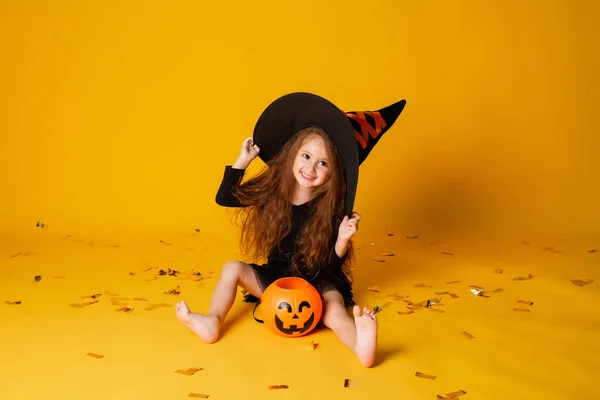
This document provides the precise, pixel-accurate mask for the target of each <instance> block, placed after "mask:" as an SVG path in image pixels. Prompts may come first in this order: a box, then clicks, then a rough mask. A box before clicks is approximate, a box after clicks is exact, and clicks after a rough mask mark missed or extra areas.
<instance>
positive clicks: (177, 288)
mask: <svg viewBox="0 0 600 400" xmlns="http://www.w3.org/2000/svg"><path fill="white" fill-rule="evenodd" d="M164 294H172V295H174V296H178V295H180V294H181V288H180V287H179V285H177V287H176V288H175V289H171V290H169V291H168V292H164Z"/></svg>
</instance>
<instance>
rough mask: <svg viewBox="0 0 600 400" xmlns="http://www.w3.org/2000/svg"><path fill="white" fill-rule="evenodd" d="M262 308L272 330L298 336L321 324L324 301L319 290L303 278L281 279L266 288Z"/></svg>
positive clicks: (265, 320)
mask: <svg viewBox="0 0 600 400" xmlns="http://www.w3.org/2000/svg"><path fill="white" fill-rule="evenodd" d="M260 309H261V312H260V313H261V315H262V317H263V321H264V323H265V325H267V326H268V327H269V329H271V330H272V331H273V332H275V333H277V334H278V335H281V336H286V337H298V336H302V335H305V334H307V333H308V332H310V331H311V330H313V329H314V328H315V326H316V325H317V324H318V323H319V320H320V319H321V313H322V310H323V304H322V301H321V295H320V294H319V292H317V290H316V289H315V288H314V287H313V286H312V285H310V284H309V283H308V282H306V281H305V280H304V279H301V278H282V279H279V280H277V281H275V282H273V283H272V284H271V285H270V286H269V287H268V288H267V289H266V290H265V291H264V293H263V295H262V296H261V308H260Z"/></svg>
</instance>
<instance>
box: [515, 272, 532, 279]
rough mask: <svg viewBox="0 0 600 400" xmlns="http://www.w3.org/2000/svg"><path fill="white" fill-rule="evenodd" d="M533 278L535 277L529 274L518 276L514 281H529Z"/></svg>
mask: <svg viewBox="0 0 600 400" xmlns="http://www.w3.org/2000/svg"><path fill="white" fill-rule="evenodd" d="M533 278H535V275H532V274H531V273H529V274H528V275H527V276H517V277H516V278H513V281H528V280H530V279H533Z"/></svg>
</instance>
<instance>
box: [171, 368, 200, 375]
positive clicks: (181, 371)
mask: <svg viewBox="0 0 600 400" xmlns="http://www.w3.org/2000/svg"><path fill="white" fill-rule="evenodd" d="M198 371H204V368H188V369H178V370H176V371H175V373H177V374H183V375H188V376H192V375H194V374H195V373H196V372H198Z"/></svg>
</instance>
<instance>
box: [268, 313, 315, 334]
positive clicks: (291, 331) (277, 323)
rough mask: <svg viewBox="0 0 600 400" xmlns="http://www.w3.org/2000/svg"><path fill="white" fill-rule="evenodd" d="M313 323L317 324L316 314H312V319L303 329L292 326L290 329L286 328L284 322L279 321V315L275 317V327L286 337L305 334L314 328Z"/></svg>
mask: <svg viewBox="0 0 600 400" xmlns="http://www.w3.org/2000/svg"><path fill="white" fill-rule="evenodd" d="M313 322H315V313H312V314H311V316H310V318H309V319H308V320H307V321H306V322H305V323H304V325H303V326H302V328H298V325H290V327H289V328H284V327H283V321H282V320H281V319H279V317H278V316H277V315H276V316H275V326H276V327H277V329H279V330H280V331H281V332H283V333H285V334H286V335H294V334H297V335H300V334H303V333H304V332H306V331H307V330H308V329H309V328H310V327H311V326H312V324H313Z"/></svg>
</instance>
